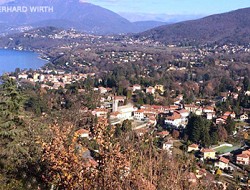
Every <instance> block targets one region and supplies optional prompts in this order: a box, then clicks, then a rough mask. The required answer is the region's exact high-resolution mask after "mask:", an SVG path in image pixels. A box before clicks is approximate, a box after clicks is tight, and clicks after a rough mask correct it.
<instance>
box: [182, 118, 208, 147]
mask: <svg viewBox="0 0 250 190" xmlns="http://www.w3.org/2000/svg"><path fill="white" fill-rule="evenodd" d="M210 126H211V122H210V121H209V120H207V119H205V118H203V117H202V116H197V115H194V114H193V115H191V116H190V118H189V121H188V124H187V128H186V134H187V135H188V140H190V141H192V142H195V143H201V144H202V145H203V146H209V145H210V143H211V142H210V135H209V131H210Z"/></svg>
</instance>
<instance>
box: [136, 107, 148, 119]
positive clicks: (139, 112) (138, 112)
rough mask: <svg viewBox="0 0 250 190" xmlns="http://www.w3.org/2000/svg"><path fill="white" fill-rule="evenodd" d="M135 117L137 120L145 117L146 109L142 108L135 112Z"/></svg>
mask: <svg viewBox="0 0 250 190" xmlns="http://www.w3.org/2000/svg"><path fill="white" fill-rule="evenodd" d="M134 118H135V119H136V120H143V119H144V118H145V115H144V110H143V109H140V110H137V111H135V112H134Z"/></svg>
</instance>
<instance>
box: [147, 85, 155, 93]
mask: <svg viewBox="0 0 250 190" xmlns="http://www.w3.org/2000/svg"><path fill="white" fill-rule="evenodd" d="M146 93H149V94H154V93H155V88H154V87H152V86H150V87H148V88H146Z"/></svg>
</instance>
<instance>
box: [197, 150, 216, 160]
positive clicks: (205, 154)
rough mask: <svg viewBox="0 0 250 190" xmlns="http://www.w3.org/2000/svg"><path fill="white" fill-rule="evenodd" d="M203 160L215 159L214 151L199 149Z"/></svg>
mask: <svg viewBox="0 0 250 190" xmlns="http://www.w3.org/2000/svg"><path fill="white" fill-rule="evenodd" d="M201 154H202V157H203V159H215V158H216V157H215V151H214V150H212V149H207V148H203V149H201Z"/></svg>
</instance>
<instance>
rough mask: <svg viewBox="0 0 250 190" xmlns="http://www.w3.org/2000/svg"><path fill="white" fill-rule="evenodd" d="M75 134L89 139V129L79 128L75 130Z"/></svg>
mask: <svg viewBox="0 0 250 190" xmlns="http://www.w3.org/2000/svg"><path fill="white" fill-rule="evenodd" d="M76 135H77V136H78V137H81V138H87V139H89V131H88V130H86V129H79V130H78V131H76Z"/></svg>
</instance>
